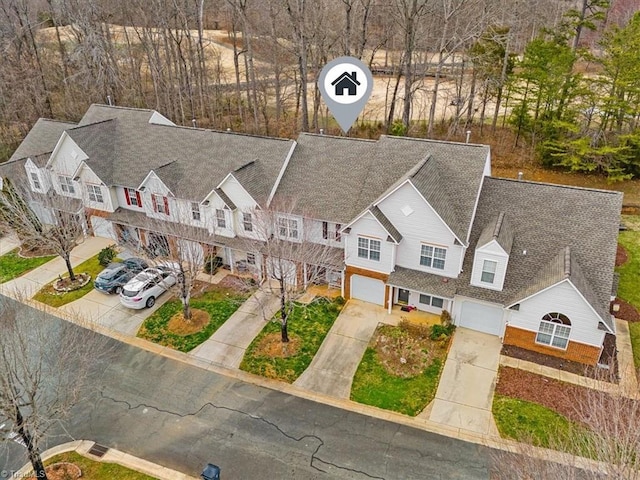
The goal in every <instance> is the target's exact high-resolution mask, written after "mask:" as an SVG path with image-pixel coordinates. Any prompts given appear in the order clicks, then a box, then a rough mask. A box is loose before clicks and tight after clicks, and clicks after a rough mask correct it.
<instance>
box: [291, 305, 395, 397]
mask: <svg viewBox="0 0 640 480" xmlns="http://www.w3.org/2000/svg"><path fill="white" fill-rule="evenodd" d="M385 320H386V311H385V310H384V309H383V308H382V307H378V306H375V305H372V304H370V303H366V302H360V301H358V300H349V302H347V304H346V305H345V307H344V308H343V309H342V312H340V315H339V316H338V318H337V319H336V321H335V322H334V324H333V326H332V327H331V330H329V333H328V334H327V336H326V337H325V339H324V341H323V342H322V345H321V346H320V350H318V353H316V355H315V357H313V360H312V361H311V365H309V367H308V368H307V369H306V370H305V371H304V373H303V374H302V375H300V377H299V378H298V379H297V380H296V381H295V382H294V383H293V384H294V385H296V386H298V387H301V388H306V389H308V390H312V391H314V392H317V393H323V394H325V395H331V396H334V397H338V398H349V396H350V393H351V383H352V382H353V376H354V375H355V373H356V370H357V369H358V365H359V364H360V360H361V359H362V356H363V355H364V352H365V350H366V349H367V345H368V344H369V340H370V339H371V337H372V336H373V333H374V332H375V330H376V327H377V326H378V323H381V322H384V321H385Z"/></svg>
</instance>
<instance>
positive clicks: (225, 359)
mask: <svg viewBox="0 0 640 480" xmlns="http://www.w3.org/2000/svg"><path fill="white" fill-rule="evenodd" d="M278 308H280V296H279V295H278V294H274V293H271V292H270V291H265V290H263V289H260V290H258V291H257V292H256V293H254V294H253V295H252V296H251V297H249V299H248V300H247V301H246V302H244V303H243V304H242V305H241V306H240V308H239V309H238V310H236V311H235V312H234V314H233V315H231V316H230V317H229V319H228V320H227V321H226V322H224V323H223V324H222V326H221V327H220V328H219V329H218V330H217V331H216V332H215V333H214V334H213V335H212V336H211V338H209V340H207V341H206V342H204V343H202V344H200V345H198V346H197V347H196V348H194V349H193V350H192V351H191V352H190V353H191V354H192V355H194V356H196V357H198V358H201V359H203V360H207V361H209V362H211V363H215V364H217V365H221V366H223V367H226V368H239V367H240V362H242V359H243V357H244V352H245V351H246V350H247V348H248V347H249V345H250V344H251V342H252V341H253V339H254V338H255V337H256V335H258V333H260V331H261V330H262V329H263V328H264V325H265V323H266V322H267V321H269V320H270V319H271V318H272V317H273V315H274V314H275V313H276V312H277V311H278Z"/></svg>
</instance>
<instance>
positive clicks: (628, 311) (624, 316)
mask: <svg viewBox="0 0 640 480" xmlns="http://www.w3.org/2000/svg"><path fill="white" fill-rule="evenodd" d="M613 305H619V308H618V311H617V312H615V311H614V310H613ZM611 314H612V315H613V316H615V317H616V318H619V319H621V320H626V321H627V322H640V312H638V310H637V309H636V307H634V306H633V305H631V304H630V303H627V302H625V301H624V300H622V299H621V298H620V297H616V299H615V300H614V301H613V302H611Z"/></svg>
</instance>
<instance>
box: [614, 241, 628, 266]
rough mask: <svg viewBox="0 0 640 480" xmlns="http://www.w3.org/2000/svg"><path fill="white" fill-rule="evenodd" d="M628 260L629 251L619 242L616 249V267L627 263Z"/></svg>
mask: <svg viewBox="0 0 640 480" xmlns="http://www.w3.org/2000/svg"><path fill="white" fill-rule="evenodd" d="M627 260H629V255H628V254H627V251H626V250H625V248H624V247H623V246H622V245H620V244H618V249H617V250H616V267H619V266H621V265H624V264H625V263H627Z"/></svg>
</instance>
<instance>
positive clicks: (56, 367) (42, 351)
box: [0, 297, 108, 479]
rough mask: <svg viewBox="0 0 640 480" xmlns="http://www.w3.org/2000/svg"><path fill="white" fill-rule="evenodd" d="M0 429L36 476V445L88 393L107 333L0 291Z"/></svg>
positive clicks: (40, 472) (39, 471)
mask: <svg viewBox="0 0 640 480" xmlns="http://www.w3.org/2000/svg"><path fill="white" fill-rule="evenodd" d="M0 329H1V330H2V335H0V424H1V426H0V435H1V437H0V438H2V439H4V440H9V439H13V440H15V441H18V442H19V443H21V444H22V445H24V446H25V448H26V450H27V452H26V453H27V456H28V457H29V462H30V463H31V465H32V467H33V470H34V474H35V476H36V478H43V479H47V474H46V472H45V470H44V465H43V463H42V458H41V456H40V455H41V451H42V448H43V447H44V446H45V445H46V441H47V439H48V438H51V436H53V435H54V433H55V432H54V431H55V429H56V428H58V427H60V426H61V424H62V423H63V422H64V421H65V419H67V418H68V417H69V415H70V412H71V410H72V408H73V407H74V406H75V405H76V404H77V403H78V402H79V401H80V400H81V399H82V398H83V397H84V396H86V394H87V388H88V380H89V378H90V373H91V371H92V369H93V368H94V367H95V366H96V365H98V363H99V362H101V361H102V360H103V359H104V356H105V355H106V354H107V352H108V348H107V343H106V341H107V339H106V337H102V336H101V335H98V334H96V333H94V332H91V331H89V330H87V329H85V328H82V327H80V326H78V325H74V324H72V323H70V322H66V321H63V320H60V319H57V318H55V317H53V316H51V315H49V314H47V313H45V312H44V311H41V310H37V309H35V308H32V307H28V306H25V305H23V304H21V303H20V302H19V301H16V300H12V299H8V298H6V297H0Z"/></svg>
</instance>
